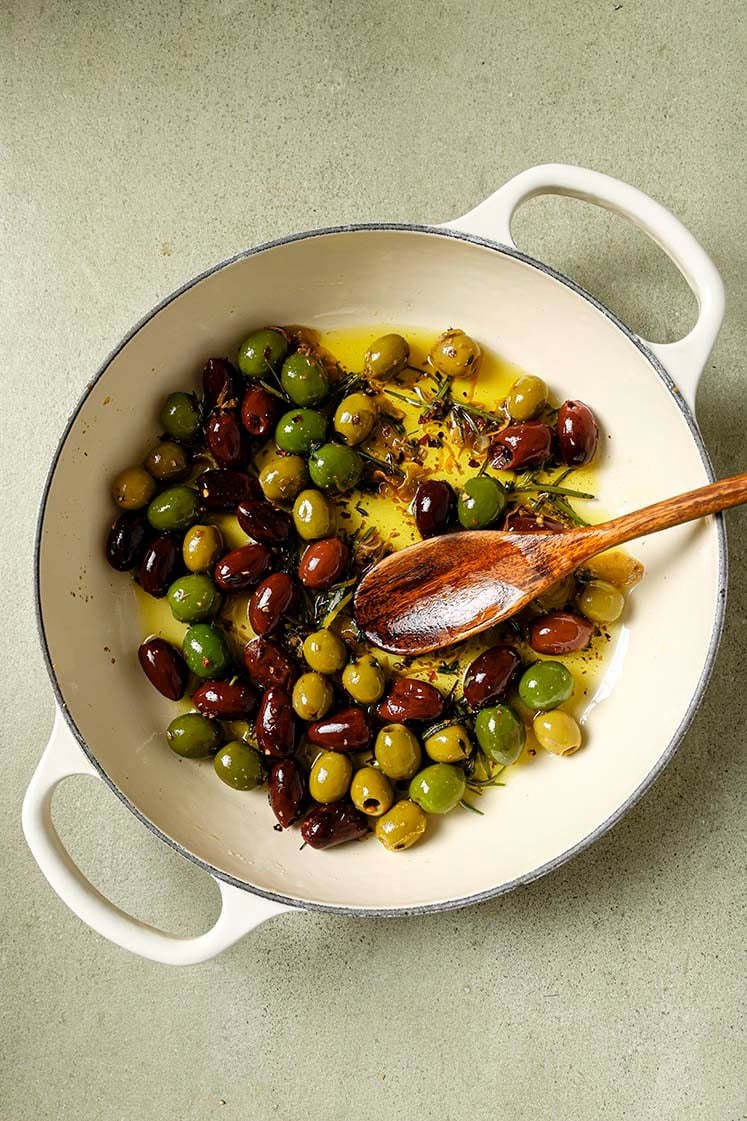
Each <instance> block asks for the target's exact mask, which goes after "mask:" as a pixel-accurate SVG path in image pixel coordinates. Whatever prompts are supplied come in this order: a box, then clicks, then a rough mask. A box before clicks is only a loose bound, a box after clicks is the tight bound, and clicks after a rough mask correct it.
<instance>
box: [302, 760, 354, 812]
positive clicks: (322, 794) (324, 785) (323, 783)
mask: <svg viewBox="0 0 747 1121" xmlns="http://www.w3.org/2000/svg"><path fill="white" fill-rule="evenodd" d="M352 777H353V762H352V760H351V758H350V756H349V755H345V754H344V753H343V752H341V751H323V752H322V753H321V754H320V755H317V757H316V759H315V760H314V762H313V763H312V765H311V771H310V773H309V794H310V795H311V797H312V798H313V799H314V801H315V802H322V803H325V804H326V803H328V802H339V801H340V799H341V798H344V797H345V795H346V794H347V792H348V789H349V787H350V780H351V778H352Z"/></svg>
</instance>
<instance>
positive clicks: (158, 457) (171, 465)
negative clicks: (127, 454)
mask: <svg viewBox="0 0 747 1121" xmlns="http://www.w3.org/2000/svg"><path fill="white" fill-rule="evenodd" d="M143 466H144V467H145V470H146V471H148V472H149V474H151V475H152V476H153V478H154V479H158V481H159V483H178V482H179V481H180V480H181V479H186V477H187V475H188V474H189V469H190V461H189V455H188V453H187V451H186V449H185V448H183V447H182V446H181V444H175V443H173V442H172V441H171V440H162V441H161V442H160V443H159V444H156V446H155V447H154V448H153V450H152V451H150V452H148V455H147V456H146V458H145V463H144V464H143Z"/></svg>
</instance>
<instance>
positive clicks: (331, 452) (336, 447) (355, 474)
mask: <svg viewBox="0 0 747 1121" xmlns="http://www.w3.org/2000/svg"><path fill="white" fill-rule="evenodd" d="M309 474H310V475H311V481H312V482H313V483H314V484H315V486H318V487H321V488H322V490H333V491H339V492H340V493H341V494H342V493H345V491H349V490H352V489H353V488H354V487H356V486H357V485H358V483H359V482H360V477H361V475H362V474H363V461H362V460H361V457H360V456H359V455H358V452H357V451H354V450H353V448H348V447H345V445H344V444H322V446H321V448H318V449H317V451H315V452H313V453H312V455H311V458H310V459H309Z"/></svg>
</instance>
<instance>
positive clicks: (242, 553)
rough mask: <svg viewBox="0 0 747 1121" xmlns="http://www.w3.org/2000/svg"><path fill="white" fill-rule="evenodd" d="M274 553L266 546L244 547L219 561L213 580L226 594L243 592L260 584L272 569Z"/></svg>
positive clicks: (227, 554)
mask: <svg viewBox="0 0 747 1121" xmlns="http://www.w3.org/2000/svg"><path fill="white" fill-rule="evenodd" d="M272 559H273V558H272V553H271V552H270V550H269V549H268V548H266V547H265V546H264V545H242V546H241V548H240V549H234V550H233V551H232V552H230V553H226V555H225V556H224V557H223V558H222V559H221V560H219V561H218V563H217V564H216V566H215V569H214V571H213V579H214V580H215V582H216V584H217V585H218V587H219V588H222V589H223V591H224V592H243V591H245V590H246V589H247V588H253V587H254V586H255V584H258V583H259V582H260V580H261V579H262V577H263V576H265V575H266V574H267V573H268V572H269V570H270V568H271V567H272Z"/></svg>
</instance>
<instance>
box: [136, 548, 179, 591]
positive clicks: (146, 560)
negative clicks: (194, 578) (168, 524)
mask: <svg viewBox="0 0 747 1121" xmlns="http://www.w3.org/2000/svg"><path fill="white" fill-rule="evenodd" d="M181 566H182V558H181V555H180V550H179V540H178V538H177V537H176V536H175V534H173V533H158V534H156V536H155V537H154V538H153V539H152V540H151V542H150V544H149V545H148V547H147V549H146V550H145V555H144V557H143V559H142V560H141V562H140V568H139V569H138V575H137V578H138V582H139V584H140V587H141V588H142V589H143V591H144V592H147V594H148V595H149V596H154V597H155V599H162V598H163V597H164V596H165V595H166V593H167V592H168V590H169V588H170V587H171V585H172V584H173V582H174V580H175V579H176V577H177V575H178V574H179V571H180V569H181Z"/></svg>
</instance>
